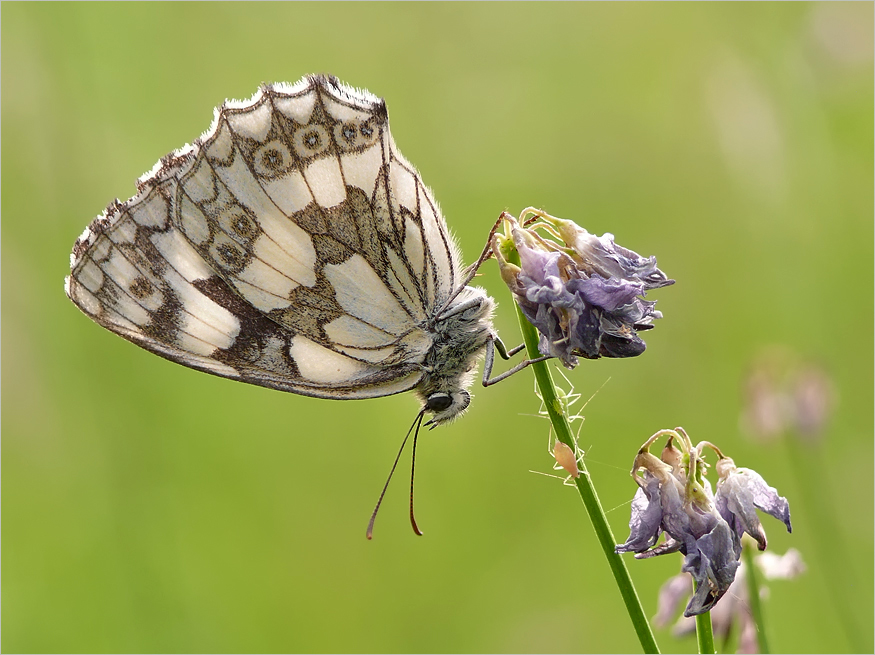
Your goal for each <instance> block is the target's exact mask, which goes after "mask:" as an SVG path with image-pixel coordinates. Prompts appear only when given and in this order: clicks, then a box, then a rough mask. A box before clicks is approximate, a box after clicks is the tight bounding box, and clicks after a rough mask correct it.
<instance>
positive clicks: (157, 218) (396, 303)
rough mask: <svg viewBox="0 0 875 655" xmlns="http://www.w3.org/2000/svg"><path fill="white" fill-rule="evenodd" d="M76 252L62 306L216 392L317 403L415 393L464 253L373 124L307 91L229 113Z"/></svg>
mask: <svg viewBox="0 0 875 655" xmlns="http://www.w3.org/2000/svg"><path fill="white" fill-rule="evenodd" d="M140 189H141V191H140V193H139V194H138V195H137V196H135V197H134V198H132V199H131V200H129V201H128V202H127V203H124V204H117V205H114V206H113V207H111V208H110V209H108V210H107V212H105V214H104V215H103V216H101V217H98V218H97V219H96V220H95V221H94V222H93V223H92V225H91V226H90V228H89V230H86V233H85V234H84V235H83V237H82V238H81V239H80V240H79V241H77V244H76V246H75V248H74V256H73V265H72V269H73V271H72V275H71V277H70V279H69V281H68V287H67V290H68V295H70V297H71V299H72V300H73V301H74V302H75V303H76V304H77V305H78V306H79V307H80V308H81V309H83V311H85V313H87V314H88V315H89V316H91V317H92V318H93V319H94V320H95V321H97V322H98V323H100V324H102V325H104V326H105V327H107V328H108V329H110V330H112V331H115V332H117V333H119V334H120V335H122V336H124V337H125V338H127V339H129V340H131V341H133V342H135V343H137V344H138V345H140V346H142V347H144V348H146V349H148V350H151V351H153V352H155V353H157V354H159V355H162V356H164V357H166V358H168V359H171V360H174V361H177V362H180V363H183V364H185V365H187V366H191V367H193V368H197V369H201V370H205V371H208V372H211V373H215V374H217V375H223V376H226V377H231V378H236V379H241V380H244V381H247V382H251V383H254V384H260V385H263V386H268V387H274V388H279V389H284V390H287V391H294V392H297V393H302V394H308V395H315V396H323V397H375V396H382V395H387V394H390V393H397V392H400V391H404V390H407V389H410V388H412V387H414V386H415V385H416V383H417V382H418V381H419V379H420V378H421V375H422V373H421V370H420V367H419V365H418V363H419V362H420V361H421V359H422V357H423V355H424V353H425V352H426V351H427V350H428V348H429V347H430V346H431V338H430V337H429V336H428V335H427V333H426V332H425V330H423V329H422V328H421V326H422V324H423V323H424V322H425V321H426V320H427V319H429V318H431V317H433V316H434V314H435V313H436V311H437V309H438V308H439V307H440V305H441V304H442V303H443V302H444V300H445V299H446V298H447V297H448V296H449V294H450V293H451V291H452V290H453V288H454V285H455V283H456V275H457V271H458V269H459V263H458V252H457V249H456V247H455V244H454V243H453V241H452V239H451V237H450V236H449V234H448V231H447V228H446V225H445V223H444V220H443V218H442V217H441V215H440V212H439V210H438V208H437V205H436V204H435V202H434V200H433V199H432V197H431V195H430V192H429V191H428V190H427V188H426V187H425V186H424V185H423V183H422V181H421V179H420V177H419V175H418V173H417V172H416V170H415V169H414V168H413V167H412V166H411V165H410V164H409V163H407V162H406V161H405V160H404V159H403V157H402V156H401V155H400V153H398V151H397V149H396V148H395V145H394V142H393V140H392V137H391V135H390V134H389V131H388V123H387V120H386V112H385V106H384V105H383V104H382V101H380V100H378V99H377V98H375V97H373V96H370V95H368V94H359V93H358V92H355V91H353V90H351V89H348V88H346V87H341V86H340V85H339V84H337V83H336V82H335V81H333V80H330V79H326V78H321V77H311V78H305V79H304V80H302V81H301V82H299V83H297V84H296V85H294V86H293V87H288V86H286V85H276V86H271V87H265V88H263V89H262V90H261V91H260V92H259V93H257V94H256V95H255V96H254V97H253V98H252V99H251V100H250V101H248V102H245V103H228V104H226V105H225V106H224V107H223V108H222V109H221V110H220V111H219V112H218V115H217V119H216V121H215V122H214V127H213V128H212V129H211V131H210V133H209V134H207V135H204V137H202V139H200V140H198V141H197V142H195V145H193V146H191V147H187V148H185V149H183V150H181V151H178V152H176V153H174V155H171V156H168V157H167V158H165V159H164V160H162V162H161V163H160V164H159V165H158V166H156V170H155V171H153V172H152V173H151V174H150V175H149V176H148V177H146V178H144V179H143V180H141V182H140Z"/></svg>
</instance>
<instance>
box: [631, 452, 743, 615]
mask: <svg viewBox="0 0 875 655" xmlns="http://www.w3.org/2000/svg"><path fill="white" fill-rule="evenodd" d="M640 468H643V469H644V470H643V474H642V475H641V476H638V475H636V476H635V481H636V482H637V483H638V485H639V487H638V491H637V492H636V493H635V497H634V498H633V500H632V518H631V519H630V521H629V531H630V534H629V538H628V539H627V540H626V542H625V543H624V544H620V545H618V546H617V547H616V552H618V553H627V552H634V553H636V555H635V557H636V558H638V559H646V558H648V557H653V556H656V555H664V554H667V553H670V552H676V551H680V552H681V553H683V554H684V556H685V557H684V563H683V567H682V570H683V571H686V572H688V573H690V574H691V575H692V576H693V579H695V580H696V593H695V595H694V596H693V598H692V599H691V600H690V603H689V604H688V605H687V608H686V610H685V611H684V615H685V616H694V615H696V614H701V613H702V612H707V611H708V610H710V609H711V608H712V607H713V606H714V604H715V603H716V602H717V601H718V600H720V598H721V597H722V596H723V594H725V593H726V591H727V590H728V589H729V586H730V585H731V584H732V581H733V580H734V579H735V572H736V570H737V569H738V557H739V555H740V551H737V550H736V546H735V539H734V537H733V534H732V531H731V529H730V528H729V525H727V523H726V521H724V520H723V518H722V517H721V516H720V515H719V514H718V513H717V511H716V510H715V509H714V505H713V502H712V500H711V494H710V490H709V489H708V488H707V487H705V486H703V485H696V484H693V485H688V484H685V482H684V481H683V480H682V479H681V476H678V475H676V474H675V473H674V471H673V470H672V467H671V466H670V465H668V464H666V463H664V462H662V461H661V460H659V459H658V458H656V456H654V455H651V454H650V453H639V455H638V457H636V460H635V470H638V469H640ZM691 486H692V487H693V488H692V489H690V488H689V487H691ZM663 532H664V533H665V534H666V535H667V539H666V542H665V543H664V544H663V545H662V546H657V547H656V548H653V546H654V545H655V544H656V542H657V541H658V539H659V535H660V534H661V533H663Z"/></svg>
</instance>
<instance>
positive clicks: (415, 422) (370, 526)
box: [366, 409, 425, 539]
mask: <svg viewBox="0 0 875 655" xmlns="http://www.w3.org/2000/svg"><path fill="white" fill-rule="evenodd" d="M424 417H425V409H423V410H421V411H420V412H419V414H417V415H416V418H415V419H413V425H411V426H410V429H409V430H408V431H407V434H406V435H405V436H404V441H402V442H401V447H400V448H399V449H398V454H397V455H396V456H395V462H394V463H393V464H392V470H391V471H389V477H388V478H386V484H384V485H383V491H381V492H380V498H379V499H378V500H377V506H376V507H374V513H373V514H371V520H370V521H368V531H367V535H366V536H367V538H368V539H372V538H373V536H374V522H375V521H376V520H377V512H379V511H380V505H381V504H382V503H383V496H385V495H386V489H388V488H389V482H391V481H392V474H393V473H395V468H396V467H397V466H398V460H399V459H401V453H403V452H404V446H406V445H407V440H408V439H409V438H410V433H411V432H412V433H413V458H412V460H411V465H410V525H412V526H413V531H414V532H415V533H416V534H417V535H419V536H420V537H421V536H422V532H421V531H420V529H419V526H417V525H416V518H414V516H413V474H414V472H415V470H416V440H417V438H418V437H419V428H420V426H421V425H422V419H423V418H424Z"/></svg>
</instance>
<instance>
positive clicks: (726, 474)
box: [714, 457, 793, 550]
mask: <svg viewBox="0 0 875 655" xmlns="http://www.w3.org/2000/svg"><path fill="white" fill-rule="evenodd" d="M717 472H718V474H719V475H720V481H719V482H718V483H717V494H716V496H715V499H714V501H715V505H716V507H717V511H718V512H720V515H721V516H722V517H723V518H724V519H725V520H726V522H727V523H729V525H731V526H732V529H733V530H734V531H735V534H736V535H737V538H738V539H739V540H740V539H741V535H742V534H743V533H745V532H746V533H747V534H749V535H750V536H751V537H753V538H754V539H755V540H756V542H757V546H758V547H759V549H760V550H765V549H766V544H767V541H766V532H765V530H764V529H763V526H762V524H761V523H760V520H759V517H758V516H757V513H756V509H760V510H762V511H764V512H766V513H767V514H770V515H771V516H774V517H775V518H776V519H778V520H779V521H782V522H783V523H784V525H786V526H787V532H792V531H793V528H792V526H791V525H790V504H789V503H788V502H787V499H786V498H784V497H782V496H779V495H778V491H777V490H776V489H775V488H774V487H770V486H769V485H768V484H767V483H766V481H765V480H764V479H763V477H762V476H761V475H760V474H759V473H757V472H756V471H753V470H751V469H747V468H737V467H736V466H735V462H733V461H732V459H731V458H729V457H724V458H723V459H721V460H720V461H718V462H717Z"/></svg>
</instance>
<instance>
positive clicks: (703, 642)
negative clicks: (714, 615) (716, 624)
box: [696, 612, 717, 655]
mask: <svg viewBox="0 0 875 655" xmlns="http://www.w3.org/2000/svg"><path fill="white" fill-rule="evenodd" d="M696 639H697V640H698V642H699V652H700V653H709V655H713V653H716V652H717V651H716V650H715V649H714V630H713V629H712V628H711V612H704V613H702V614H698V615H696Z"/></svg>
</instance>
